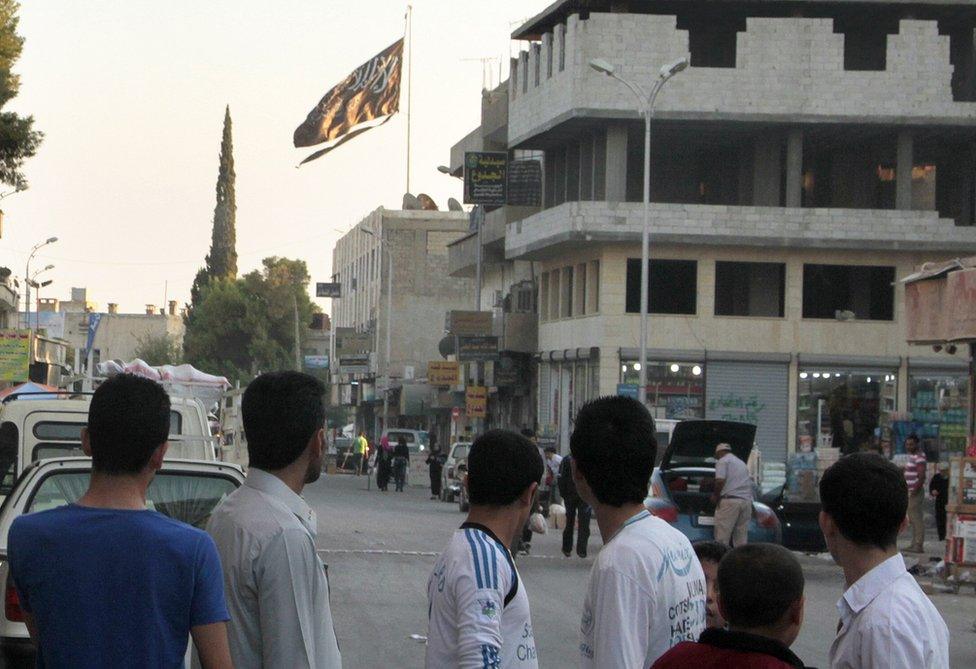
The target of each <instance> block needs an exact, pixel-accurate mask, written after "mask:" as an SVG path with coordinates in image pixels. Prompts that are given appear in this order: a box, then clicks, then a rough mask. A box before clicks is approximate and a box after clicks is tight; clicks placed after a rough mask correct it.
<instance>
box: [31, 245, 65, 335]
mask: <svg viewBox="0 0 976 669" xmlns="http://www.w3.org/2000/svg"><path fill="white" fill-rule="evenodd" d="M56 241H58V238H57V237H48V238H47V239H45V240H44V241H43V242H40V243H37V244H34V246H33V247H32V248H31V250H30V255H28V256H27V269H26V271H25V272H24V279H25V283H26V284H27V288H26V295H27V300H26V302H27V304H25V305H24V306H25V309H24V312H25V313H26V314H27V323H26V325H27V328H28V329H30V326H31V325H30V312H31V301H30V300H31V298H30V289H31V284H30V282H31V273H30V265H31V260H33V259H34V255H35V254H36V253H37V252H38V251H39V250H40V249H42V248H44V247H45V246H47V245H48V244H53V243H54V242H56Z"/></svg>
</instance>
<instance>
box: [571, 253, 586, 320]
mask: <svg viewBox="0 0 976 669" xmlns="http://www.w3.org/2000/svg"><path fill="white" fill-rule="evenodd" d="M573 310H574V311H575V312H576V314H577V315H579V316H585V315H586V263H580V264H579V265H577V266H576V290H574V291H573Z"/></svg>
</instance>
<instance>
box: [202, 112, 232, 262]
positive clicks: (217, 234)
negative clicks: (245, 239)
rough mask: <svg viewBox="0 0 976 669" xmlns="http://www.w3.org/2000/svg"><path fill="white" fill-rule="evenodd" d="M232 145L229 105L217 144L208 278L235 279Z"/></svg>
mask: <svg viewBox="0 0 976 669" xmlns="http://www.w3.org/2000/svg"><path fill="white" fill-rule="evenodd" d="M234 179H235V175H234V143H233V140H232V138H231V120H230V105H228V106H227V109H226V110H225V112H224V136H223V139H222V140H221V142H220V171H219V172H218V174H217V205H216V206H215V207H214V218H213V237H212V239H211V242H210V253H209V254H208V255H207V274H208V277H207V278H208V279H234V278H236V277H237V248H236V245H237V231H236V225H237V198H236V196H235V194H234Z"/></svg>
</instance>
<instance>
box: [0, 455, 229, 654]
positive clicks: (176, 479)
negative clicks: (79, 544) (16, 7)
mask: <svg viewBox="0 0 976 669" xmlns="http://www.w3.org/2000/svg"><path fill="white" fill-rule="evenodd" d="M90 478H91V458H85V457H66V458H53V459H47V460H41V461H39V462H34V463H32V464H31V465H29V466H28V467H27V468H26V469H25V470H24V472H23V474H21V476H20V478H19V479H17V481H16V483H15V484H14V486H13V489H12V490H11V491H10V494H9V495H8V496H7V499H6V500H5V501H4V503H3V507H2V508H0V585H2V586H3V588H4V593H3V596H4V603H5V606H4V614H3V616H2V618H0V654H2V656H3V657H4V658H5V659H6V658H9V660H8V666H9V662H14V661H16V660H21V661H23V660H24V659H25V658H26V659H28V660H29V659H30V658H31V657H32V656H33V655H34V653H35V651H34V646H33V644H32V643H31V640H30V636H29V635H28V633H27V626H26V625H25V624H24V614H23V611H22V610H21V608H20V601H19V599H18V597H17V591H16V590H15V589H14V587H13V585H12V582H11V580H10V572H9V570H10V567H9V564H10V563H9V562H8V561H7V537H8V534H9V533H10V526H11V524H12V523H13V522H14V519H15V518H17V517H19V516H22V515H25V514H28V513H34V512H35V511H44V510H47V509H53V508H56V507H59V506H63V505H65V504H71V503H73V502H76V501H77V500H78V498H80V497H81V496H82V495H83V494H84V493H85V490H87V489H88V481H89V479H90ZM243 483H244V472H243V470H241V468H240V467H239V466H237V465H232V464H228V463H221V462H214V461H209V462H207V461H202V460H167V461H166V462H165V463H164V465H163V468H162V469H160V470H159V471H158V472H157V473H156V476H155V478H154V479H153V481H152V483H151V484H150V485H149V489H148V491H147V492H146V506H147V507H148V508H150V509H154V510H155V511H158V512H159V513H162V514H164V515H166V516H169V517H171V518H175V519H176V520H180V521H182V522H184V523H187V524H189V525H193V526H194V527H199V528H201V529H202V528H203V527H204V526H205V525H206V524H207V520H209V518H210V513H211V512H212V511H213V509H214V508H215V507H216V506H217V504H219V503H220V502H221V500H223V499H224V498H225V497H226V496H227V495H229V494H230V493H231V492H232V491H234V490H235V489H237V488H238V487H240V486H241V485H242V484H243ZM192 646H193V644H192V643H191V644H189V648H188V649H187V653H188V655H187V659H189V653H190V652H192ZM187 666H190V665H189V663H187Z"/></svg>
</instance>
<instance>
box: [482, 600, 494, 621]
mask: <svg viewBox="0 0 976 669" xmlns="http://www.w3.org/2000/svg"><path fill="white" fill-rule="evenodd" d="M478 608H479V609H481V617H482V618H484V619H485V620H495V619H496V618H497V617H498V606H497V605H496V604H495V602H493V601H491V600H490V599H479V600H478Z"/></svg>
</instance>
